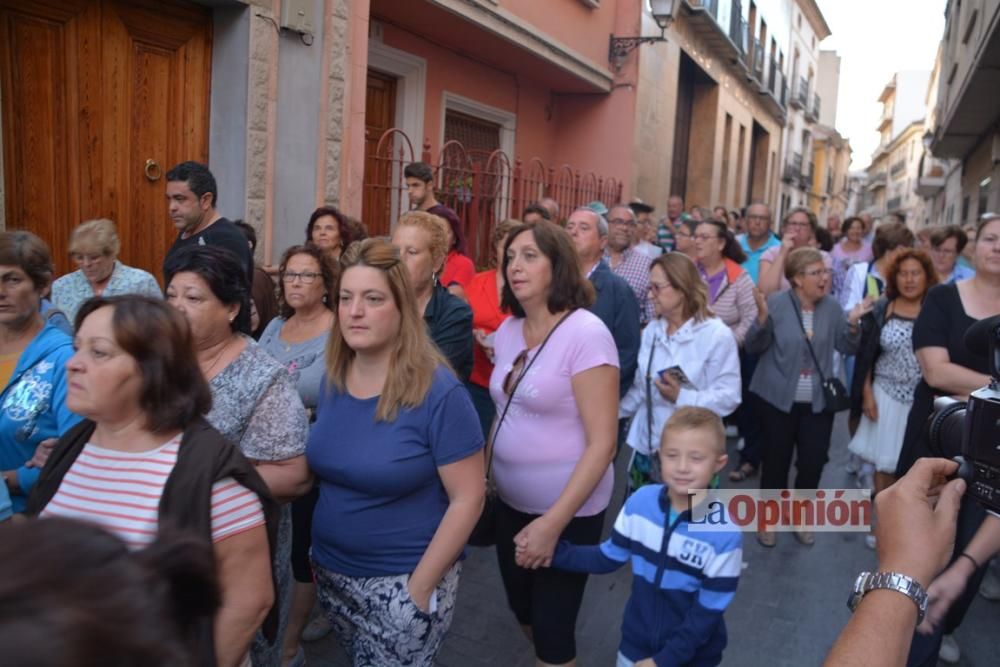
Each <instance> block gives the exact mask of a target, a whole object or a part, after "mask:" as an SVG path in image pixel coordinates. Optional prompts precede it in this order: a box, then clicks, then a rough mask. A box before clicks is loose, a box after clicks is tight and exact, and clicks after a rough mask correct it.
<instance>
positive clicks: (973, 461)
mask: <svg viewBox="0 0 1000 667" xmlns="http://www.w3.org/2000/svg"><path fill="white" fill-rule="evenodd" d="M965 346H966V347H967V348H968V349H969V350H970V351H972V352H974V353H977V354H984V355H986V357H987V358H988V360H989V372H990V376H991V379H990V382H989V384H987V385H986V386H985V387H982V388H980V389H977V390H975V391H974V392H972V393H971V394H970V395H969V400H968V401H967V402H964V401H956V400H955V399H953V398H948V397H942V398H938V399H937V400H935V401H934V412H933V414H932V415H931V417H930V419H929V420H928V425H927V426H928V434H927V435H928V438H929V442H930V448H931V451H932V452H934V453H935V455H938V456H943V457H945V458H950V459H954V460H956V461H958V462H959V469H958V476H959V477H961V478H962V479H964V480H965V481H966V484H967V491H966V494H968V495H970V496H972V497H973V498H975V499H976V500H977V501H979V503H980V504H981V505H983V506H984V507H986V508H987V509H990V510H993V511H994V512H1000V316H997V317H991V318H989V319H987V320H981V321H979V322H977V323H976V324H975V325H973V326H972V327H970V328H969V330H968V331H967V332H966V335H965Z"/></svg>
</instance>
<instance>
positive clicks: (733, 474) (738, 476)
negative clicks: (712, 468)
mask: <svg viewBox="0 0 1000 667" xmlns="http://www.w3.org/2000/svg"><path fill="white" fill-rule="evenodd" d="M756 474H757V467H756V466H754V465H752V464H750V463H744V464H742V465H741V466H740V467H739V468H737V469H736V470H731V471H730V472H729V481H731V482H743V481H746V480H747V479H749V478H751V477H753V476H754V475H756Z"/></svg>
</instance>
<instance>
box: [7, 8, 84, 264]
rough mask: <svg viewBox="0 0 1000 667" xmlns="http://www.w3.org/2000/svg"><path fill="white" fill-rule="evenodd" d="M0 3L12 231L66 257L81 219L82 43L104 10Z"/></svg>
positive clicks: (8, 200)
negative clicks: (28, 233) (28, 234)
mask: <svg viewBox="0 0 1000 667" xmlns="http://www.w3.org/2000/svg"><path fill="white" fill-rule="evenodd" d="M24 4H25V3H19V2H9V1H7V0H0V69H2V77H0V78H2V81H0V86H2V89H0V95H2V97H3V125H4V133H3V135H4V136H3V138H4V141H3V145H4V174H5V186H6V188H5V192H6V195H5V196H6V201H7V214H8V215H7V218H8V221H9V222H8V224H9V225H10V226H11V227H15V228H22V229H31V230H33V231H35V232H36V233H38V234H39V235H40V236H42V237H43V238H45V239H46V240H47V241H48V242H49V243H50V245H52V247H53V248H52V249H53V255H54V257H56V258H62V257H64V256H65V254H66V241H67V239H66V236H67V235H68V233H69V230H70V229H72V226H73V221H74V220H76V219H77V218H78V217H79V215H80V189H79V177H80V166H79V142H80V139H81V134H80V129H81V128H80V124H79V123H78V122H76V118H75V114H74V112H73V109H74V108H76V107H77V106H78V95H77V91H78V90H79V88H80V81H79V78H80V73H81V72H80V68H79V66H80V62H79V60H78V58H77V54H78V53H79V51H80V49H79V45H80V43H81V42H89V41H91V39H92V35H91V33H93V32H94V31H95V29H96V27H97V25H98V21H99V8H97V7H94V6H92V5H91V6H88V3H85V2H56V3H46V4H44V5H42V6H40V7H38V8H37V9H38V11H36V12H34V13H26V12H23V11H19V10H20V9H22V8H23V6H24Z"/></svg>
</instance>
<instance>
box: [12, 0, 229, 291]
mask: <svg viewBox="0 0 1000 667" xmlns="http://www.w3.org/2000/svg"><path fill="white" fill-rule="evenodd" d="M211 34H212V27H211V13H210V11H209V10H207V9H205V8H203V7H199V6H197V5H194V4H190V3H186V2H181V1H179V0H172V1H166V0H33V1H25V0H0V85H2V88H0V95H2V98H3V108H2V113H3V147H4V184H5V199H4V204H5V207H6V219H7V228H8V229H28V230H31V231H33V232H35V233H37V234H38V235H39V236H41V237H42V238H43V239H45V240H46V242H48V243H49V245H50V246H51V248H52V254H53V259H54V260H55V262H56V266H57V270H58V271H59V272H60V273H62V272H65V271H67V270H71V269H73V268H75V267H73V266H71V264H70V261H69V256H68V250H67V247H68V242H69V234H70V232H71V231H72V229H73V227H75V226H76V225H77V224H79V223H80V222H82V221H83V220H87V219H91V218H98V217H107V218H110V219H112V220H114V221H115V222H116V223H117V225H118V231H119V236H120V237H121V242H122V248H121V254H120V257H121V259H122V261H124V262H125V263H126V264H131V265H133V266H139V267H141V268H144V269H146V270H147V271H150V272H151V273H153V274H154V275H157V276H159V273H160V266H161V263H162V260H163V255H164V253H165V251H166V249H167V248H168V247H169V245H170V243H171V242H172V241H173V238H174V236H175V232H174V229H173V226H172V225H171V224H170V220H169V218H168V216H167V211H166V204H165V201H164V190H165V181H164V178H163V176H164V174H165V172H166V170H167V169H169V168H170V167H171V166H172V165H174V164H176V163H177V162H181V161H183V160H188V159H192V160H199V161H207V160H208V123H209V116H208V114H209V82H210V74H211ZM147 164H148V165H149V166H148V168H147Z"/></svg>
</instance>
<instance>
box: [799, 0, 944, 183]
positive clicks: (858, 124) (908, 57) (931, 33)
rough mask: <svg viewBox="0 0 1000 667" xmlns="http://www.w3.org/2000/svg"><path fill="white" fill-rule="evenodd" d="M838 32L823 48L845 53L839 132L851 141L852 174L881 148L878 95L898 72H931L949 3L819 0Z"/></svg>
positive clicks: (842, 67) (868, 161)
mask: <svg viewBox="0 0 1000 667" xmlns="http://www.w3.org/2000/svg"><path fill="white" fill-rule="evenodd" d="M818 4H819V7H820V10H821V11H822V12H823V16H824V17H825V18H826V22H827V23H828V24H829V25H830V30H831V32H832V33H833V34H831V35H830V37H827V38H826V39H825V40H823V42H822V43H821V44H820V48H821V49H824V50H834V51H837V53H839V54H840V57H841V59H842V60H841V63H840V90H839V92H838V100H837V129H838V130H839V131H840V133H841V134H842V135H844V136H846V137H849V138H850V140H851V148H852V149H853V150H854V154H853V158H854V159H853V161H852V162H851V170H852V171H853V170H859V169H864V168H865V167H867V166H868V164H869V163H870V162H871V155H872V152H873V151H874V150H875V148H877V147H878V142H879V135H878V132H876V130H875V128H876V125H877V123H878V119H879V115H880V113H881V109H882V105H881V104H879V102H878V96H879V94H880V93H881V92H882V89H883V88H884V87H885V84H886V83H888V82H889V79H890V78H892V75H893V73H895V72H898V71H900V70H920V69H923V70H928V71H929V70H930V69H931V68H932V67H933V66H934V56H935V54H936V53H937V47H938V43H939V42H940V41H941V36H942V35H943V33H944V6H945V0H819V2H818Z"/></svg>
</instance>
